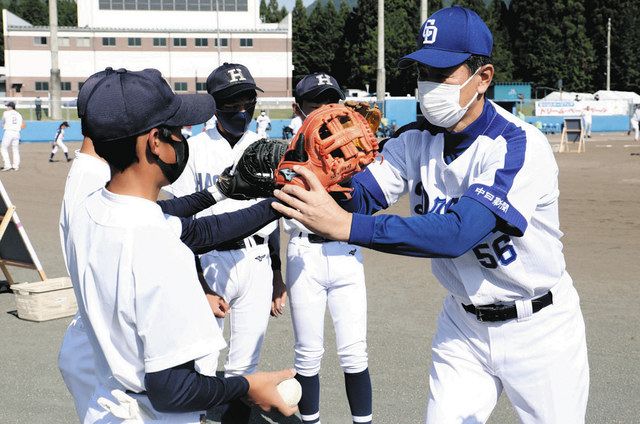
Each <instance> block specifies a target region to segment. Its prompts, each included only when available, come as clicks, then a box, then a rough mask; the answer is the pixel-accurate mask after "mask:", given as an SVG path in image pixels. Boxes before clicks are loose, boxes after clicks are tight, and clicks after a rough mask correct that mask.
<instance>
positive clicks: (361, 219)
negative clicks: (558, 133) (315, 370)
mask: <svg viewBox="0 0 640 424" xmlns="http://www.w3.org/2000/svg"><path fill="white" fill-rule="evenodd" d="M492 45H493V38H492V35H491V32H490V31H489V29H488V28H487V26H486V24H485V23H484V22H483V21H482V19H481V18H480V17H479V16H478V15H477V14H476V13H475V12H473V11H471V10H469V9H465V8H462V7H457V6H456V7H449V8H445V9H441V10H439V11H437V12H436V13H434V14H433V15H432V16H430V17H429V18H428V19H427V21H426V22H425V23H424V25H423V26H422V28H421V29H420V33H419V35H418V50H417V51H414V52H413V53H411V54H409V55H407V56H405V57H404V58H403V59H402V60H401V61H400V63H399V65H400V66H410V65H414V64H415V65H416V66H417V71H418V99H419V105H420V109H421V111H422V114H423V115H424V116H425V117H426V119H427V121H428V122H429V127H428V128H427V129H424V130H420V129H413V130H407V131H405V132H403V133H402V134H401V135H400V136H398V137H397V138H392V139H390V140H389V141H388V142H387V143H386V145H385V146H384V151H383V155H384V160H380V161H376V162H374V163H373V164H371V165H369V167H368V168H367V169H365V171H364V172H362V173H360V174H358V175H356V176H355V177H354V178H353V179H352V181H351V187H353V189H354V191H353V193H352V194H353V199H352V201H350V202H349V203H346V204H345V207H346V208H348V209H349V210H351V211H353V213H348V212H346V211H345V210H343V209H341V208H340V207H339V206H338V205H337V204H336V203H335V201H334V200H333V199H332V197H331V196H329V195H328V194H327V192H326V190H325V189H324V188H323V187H322V185H321V184H320V182H319V181H318V179H317V177H315V175H314V174H313V173H311V172H309V171H308V170H307V169H306V168H303V167H298V168H294V170H296V172H299V173H301V174H302V175H303V176H304V177H305V178H306V179H307V183H308V184H309V186H310V190H308V191H307V190H304V189H303V188H302V187H299V186H294V185H287V186H285V187H284V188H283V189H282V191H277V192H276V197H278V198H280V199H281V200H282V201H283V202H288V203H289V204H290V205H292V206H293V207H292V208H285V207H284V206H283V205H281V204H274V208H276V209H278V210H280V211H281V212H283V213H285V214H286V215H287V216H290V217H292V218H295V219H297V220H299V221H300V222H301V223H302V224H304V225H305V226H306V227H307V228H309V229H310V230H313V231H315V232H316V233H318V234H321V235H323V236H324V237H329V238H332V239H335V240H343V241H349V242H350V243H353V244H357V245H361V246H366V247H369V248H372V249H376V250H380V251H383V252H389V253H394V254H401V255H407V256H419V257H430V258H433V259H431V268H432V272H433V273H434V275H435V276H436V278H437V279H438V280H439V281H440V283H441V284H442V285H443V286H444V287H445V289H447V291H448V294H447V296H446V298H445V300H444V306H443V310H442V312H441V314H440V317H439V319H438V326H437V330H436V334H435V336H434V338H433V343H432V351H431V356H432V362H433V364H432V367H431V372H430V377H429V387H430V390H429V402H428V407H427V417H426V422H427V423H429V424H440V423H471V422H472V423H484V422H486V421H487V420H488V418H489V415H490V414H491V411H492V410H493V409H494V407H495V405H496V402H497V400H498V398H499V396H500V394H501V393H502V392H503V391H504V392H505V393H506V394H507V396H508V397H509V400H510V401H511V403H512V404H513V406H514V408H515V410H516V412H517V414H518V416H519V418H520V421H521V422H523V423H531V424H533V423H583V422H584V420H585V412H586V407H587V398H588V393H589V365H588V361H587V345H586V339H585V327H584V320H583V317H582V312H581V310H580V302H579V297H578V294H577V292H576V290H575V288H574V286H573V281H572V279H571V277H570V276H569V274H568V273H567V271H566V268H565V260H564V255H563V253H562V243H561V242H560V238H561V236H562V232H561V231H560V228H559V220H558V195H559V191H558V166H557V164H556V162H555V158H554V155H553V152H552V150H551V147H550V145H549V142H548V140H547V139H546V137H545V136H544V135H543V134H542V133H541V132H540V131H539V130H537V129H536V128H535V127H533V126H532V125H530V124H527V123H525V122H524V121H521V120H519V119H518V118H517V117H515V116H514V115H512V114H511V113H509V112H507V111H505V110H504V109H502V108H500V107H499V106H498V105H496V104H494V103H493V102H491V101H489V100H487V99H486V98H485V94H486V92H487V90H488V88H489V86H490V85H491V81H492V79H493V75H494V67H493V65H491V52H492ZM405 194H407V195H408V196H409V203H410V212H411V215H412V216H409V217H404V216H398V215H384V214H377V215H375V216H371V215H372V214H374V213H375V212H377V211H380V210H382V209H386V208H387V207H389V206H390V205H392V204H394V203H396V202H397V201H398V200H399V199H400V197H401V196H403V195H405ZM394 283H395V282H389V284H394ZM400 421H401V420H400Z"/></svg>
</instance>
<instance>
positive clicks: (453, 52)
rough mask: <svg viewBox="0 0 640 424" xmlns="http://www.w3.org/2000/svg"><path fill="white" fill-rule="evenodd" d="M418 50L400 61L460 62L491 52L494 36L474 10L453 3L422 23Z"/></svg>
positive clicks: (439, 64) (402, 65)
mask: <svg viewBox="0 0 640 424" xmlns="http://www.w3.org/2000/svg"><path fill="white" fill-rule="evenodd" d="M417 44H418V46H417V48H418V50H416V51H415V52H413V53H411V54H408V55H406V56H405V57H403V58H402V59H400V61H399V62H398V66H399V67H400V68H407V67H409V66H410V65H412V64H413V63H415V62H419V63H422V64H424V65H427V66H432V67H434V68H450V67H452V66H457V65H460V64H461V63H462V62H464V61H465V60H467V59H469V57H470V56H471V55H472V54H474V55H480V56H491V51H492V50H493V36H492V35H491V31H490V30H489V28H488V27H487V24H485V23H484V21H483V20H482V18H480V16H478V14H477V13H476V12H474V11H473V10H470V9H467V8H464V7H460V6H452V7H447V8H445V9H440V10H438V11H437V12H436V13H434V14H433V15H431V16H430V17H429V18H428V19H427V20H426V22H425V23H424V24H423V25H422V27H420V33H419V34H418V40H417Z"/></svg>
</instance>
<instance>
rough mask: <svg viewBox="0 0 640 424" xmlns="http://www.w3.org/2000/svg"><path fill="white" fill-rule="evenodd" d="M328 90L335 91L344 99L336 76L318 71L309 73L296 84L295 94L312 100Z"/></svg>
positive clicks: (300, 97)
mask: <svg viewBox="0 0 640 424" xmlns="http://www.w3.org/2000/svg"><path fill="white" fill-rule="evenodd" d="M326 91H334V92H335V93H336V94H337V95H338V97H340V99H342V100H344V98H345V97H344V93H343V92H342V90H341V89H340V84H338V81H336V79H335V78H334V77H332V76H331V75H329V74H325V73H323V72H316V73H313V74H309V75H307V76H306V77H304V78H302V79H301V80H300V82H299V83H298V84H296V89H295V90H294V91H293V96H294V97H296V98H299V99H304V100H312V99H314V98H316V97H318V96H319V95H320V94H322V93H325V92H326Z"/></svg>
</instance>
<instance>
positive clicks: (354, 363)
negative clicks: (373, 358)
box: [338, 341, 369, 374]
mask: <svg viewBox="0 0 640 424" xmlns="http://www.w3.org/2000/svg"><path fill="white" fill-rule="evenodd" d="M338 361H339V362H340V367H341V368H342V371H344V372H346V373H349V374H353V373H358V372H361V371H363V370H365V369H366V368H367V367H368V366H369V357H368V355H367V343H366V342H364V341H362V342H358V343H354V344H352V345H349V346H346V347H343V348H340V349H338Z"/></svg>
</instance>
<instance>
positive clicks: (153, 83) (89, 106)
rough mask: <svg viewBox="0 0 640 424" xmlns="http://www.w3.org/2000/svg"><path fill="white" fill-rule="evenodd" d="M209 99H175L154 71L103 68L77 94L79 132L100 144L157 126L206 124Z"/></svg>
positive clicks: (211, 108) (210, 110)
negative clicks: (80, 125) (80, 122)
mask: <svg viewBox="0 0 640 424" xmlns="http://www.w3.org/2000/svg"><path fill="white" fill-rule="evenodd" d="M215 108H216V103H215V100H214V99H213V98H212V97H211V96H209V95H207V94H180V95H178V94H175V93H174V92H173V91H172V90H171V87H170V86H169V84H168V83H167V81H165V79H164V78H162V74H160V71H158V70H157V69H144V70H142V71H128V70H126V69H116V70H114V69H112V68H107V69H105V70H104V71H101V72H98V73H97V74H94V75H92V76H91V77H89V78H88V79H87V81H86V83H85V84H84V85H83V86H82V89H81V90H80V93H79V94H78V115H80V117H81V118H82V133H83V134H84V135H85V136H87V137H89V138H91V139H92V140H93V141H98V142H105V141H113V140H119V139H123V138H126V137H131V136H135V135H139V134H144V133H145V132H147V131H149V130H151V129H152V128H156V127H159V126H168V127H182V126H185V125H195V124H201V123H203V122H206V121H207V120H208V119H209V118H211V116H212V115H213V114H214V112H215Z"/></svg>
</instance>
